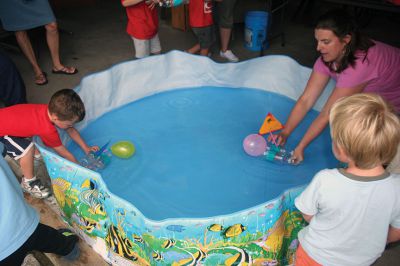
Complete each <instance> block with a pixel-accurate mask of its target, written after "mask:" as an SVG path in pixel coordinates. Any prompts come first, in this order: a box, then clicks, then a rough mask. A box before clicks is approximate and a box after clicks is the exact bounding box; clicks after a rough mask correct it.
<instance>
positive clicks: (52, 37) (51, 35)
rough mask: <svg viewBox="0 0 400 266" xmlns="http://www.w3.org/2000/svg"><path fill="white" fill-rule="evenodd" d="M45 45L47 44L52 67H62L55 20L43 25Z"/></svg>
mask: <svg viewBox="0 0 400 266" xmlns="http://www.w3.org/2000/svg"><path fill="white" fill-rule="evenodd" d="M45 28H46V39H47V45H48V46H49V50H50V55H51V60H52V61H53V69H56V70H57V69H62V68H63V67H64V66H63V65H62V64H61V61H60V48H59V47H60V37H59V34H58V27H57V23H56V22H51V23H50V24H47V25H46V26H45Z"/></svg>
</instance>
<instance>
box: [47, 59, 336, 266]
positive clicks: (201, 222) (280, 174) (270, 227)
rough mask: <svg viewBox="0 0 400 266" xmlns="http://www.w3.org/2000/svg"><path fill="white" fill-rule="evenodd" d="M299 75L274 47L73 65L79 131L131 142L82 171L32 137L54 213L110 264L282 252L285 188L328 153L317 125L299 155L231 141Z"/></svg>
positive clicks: (287, 252)
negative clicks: (276, 157)
mask: <svg viewBox="0 0 400 266" xmlns="http://www.w3.org/2000/svg"><path fill="white" fill-rule="evenodd" d="M309 75H310V69H308V68H305V67H302V66H300V65H299V64H298V63H296V62H295V61H293V60H292V59H291V58H289V57H285V56H268V57H262V58H257V59H253V60H249V61H246V62H242V63H238V64H217V63H215V62H213V61H211V60H209V59H208V58H205V57H199V56H191V55H188V54H186V53H181V52H170V53H168V54H165V55H161V56H154V57H150V58H146V59H142V60H136V61H132V62H126V63H122V64H119V65H116V66H114V67H112V68H110V69H108V70H106V71H103V72H100V73H97V74H93V75H90V76H88V77H85V78H84V79H83V80H82V83H81V84H80V86H79V87H78V88H76V91H77V92H78V93H79V94H80V96H81V97H82V99H83V101H84V103H85V105H86V108H87V115H86V118H85V120H84V121H83V122H81V123H80V124H79V126H78V127H77V128H78V129H79V130H80V131H81V135H82V136H83V138H84V139H85V140H86V141H87V143H88V144H89V145H98V146H102V145H104V144H105V143H110V144H109V146H111V145H112V144H114V143H117V142H119V141H122V140H125V141H130V142H132V143H134V145H135V148H136V151H135V154H134V156H132V157H130V158H128V159H122V158H118V157H116V156H113V157H112V158H111V161H110V163H109V164H108V165H107V167H106V168H105V169H103V170H100V171H98V172H94V171H91V170H89V169H86V168H83V167H81V166H78V165H76V164H74V163H71V162H69V161H66V160H64V159H63V158H61V157H59V156H57V155H56V154H55V153H53V152H52V151H50V150H48V149H47V148H44V147H43V146H40V147H39V148H40V150H41V152H42V155H43V157H44V159H45V162H46V166H47V170H48V172H49V175H50V177H51V180H52V187H53V191H54V195H55V197H56V199H57V202H58V204H59V206H60V208H61V210H62V214H63V219H64V220H65V221H66V222H68V223H69V224H70V225H71V226H73V227H74V228H75V229H76V231H77V232H78V233H79V234H80V235H81V236H82V237H83V238H84V239H85V240H86V241H87V242H88V243H89V244H90V245H91V246H92V247H93V249H94V250H96V251H97V252H98V253H99V254H101V255H102V256H103V258H104V259H105V260H106V261H108V262H109V263H112V264H116V265H197V264H199V265H200V264H201V265H251V264H254V265H288V264H292V263H293V259H294V253H295V251H296V248H297V245H298V241H297V233H298V231H299V230H300V229H301V228H303V227H304V225H305V222H304V221H303V219H302V217H301V214H300V213H299V212H298V210H296V208H295V206H294V199H295V198H296V196H297V195H298V194H299V193H300V192H301V191H302V190H303V188H304V185H305V184H307V183H308V182H309V181H310V180H311V179H312V177H313V176H314V174H315V173H317V172H318V171H319V170H321V169H323V168H332V167H335V166H336V165H337V162H336V160H335V159H334V157H333V155H332V152H331V144H330V142H331V140H330V137H329V131H328V130H325V131H324V132H323V133H322V134H321V136H319V137H318V138H317V139H316V140H315V141H314V142H313V143H312V144H311V145H310V147H309V148H308V149H307V150H306V153H305V157H306V160H305V161H304V163H302V164H301V165H299V166H290V165H285V164H280V163H274V162H270V161H266V160H265V159H263V158H262V157H251V156H249V155H247V154H246V153H245V152H244V151H243V148H242V141H243V139H244V138H245V137H246V136H247V135H249V134H252V133H257V132H258V129H259V128H260V126H261V124H262V122H263V121H264V118H265V116H266V115H267V114H268V113H273V114H274V116H275V117H277V118H278V119H279V120H280V121H281V122H283V123H284V122H285V121H286V119H287V117H288V115H289V112H290V110H291V108H292V107H293V105H294V103H295V101H294V99H296V98H297V97H298V96H299V95H300V93H301V92H302V90H303V88H304V86H305V84H306V82H307V79H308V77H309ZM328 87H329V88H328V89H327V92H325V94H323V95H322V97H321V100H320V102H317V104H316V106H315V108H316V110H318V109H320V108H321V103H323V101H324V100H325V99H326V97H327V93H328V92H329V90H330V89H332V87H333V84H332V83H330V84H329V85H328ZM316 110H315V111H312V112H310V113H309V114H308V115H307V117H306V119H305V120H304V121H303V122H302V124H301V125H300V126H299V127H298V128H297V129H296V131H295V132H294V133H293V135H292V136H291V137H290V139H289V142H288V144H287V148H289V149H290V148H294V145H295V144H296V143H297V142H298V141H299V140H300V138H301V137H302V134H303V133H304V132H305V130H306V128H307V127H308V126H309V124H310V123H311V121H312V120H313V119H314V118H315V116H316V115H317V111H316ZM63 138H64V143H65V144H66V145H67V147H68V148H69V150H70V151H71V152H72V153H73V154H74V155H75V156H76V157H77V158H78V159H79V158H82V157H83V153H82V151H81V150H79V148H78V147H77V146H76V144H75V143H71V142H70V141H69V140H68V139H66V137H65V135H64V137H63ZM246 263H247V264H246Z"/></svg>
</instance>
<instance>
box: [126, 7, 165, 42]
mask: <svg viewBox="0 0 400 266" xmlns="http://www.w3.org/2000/svg"><path fill="white" fill-rule="evenodd" d="M122 2H123V0H121V3H122ZM126 14H127V16H128V25H127V26H126V32H127V33H128V34H129V35H131V36H133V37H135V38H136V39H139V40H150V39H151V38H153V37H154V36H155V35H156V34H157V30H158V14H157V8H153V9H152V10H151V9H150V8H149V7H148V5H147V4H146V3H145V2H144V1H143V2H140V3H138V4H136V5H133V6H128V7H126Z"/></svg>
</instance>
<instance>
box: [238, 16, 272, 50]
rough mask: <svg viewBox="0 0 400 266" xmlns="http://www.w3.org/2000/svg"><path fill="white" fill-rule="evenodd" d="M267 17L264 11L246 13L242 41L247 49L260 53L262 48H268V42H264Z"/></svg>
mask: <svg viewBox="0 0 400 266" xmlns="http://www.w3.org/2000/svg"><path fill="white" fill-rule="evenodd" d="M268 17H269V14H268V12H264V11H249V12H247V13H246V17H245V21H244V22H245V28H244V39H245V47H246V48H247V49H249V50H251V51H261V49H262V48H267V47H268V42H267V41H266V38H267V24H268ZM263 46H264V47H263Z"/></svg>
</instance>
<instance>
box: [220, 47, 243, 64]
mask: <svg viewBox="0 0 400 266" xmlns="http://www.w3.org/2000/svg"><path fill="white" fill-rule="evenodd" d="M219 55H220V56H221V57H222V58H225V59H226V60H228V61H229V62H232V63H236V62H239V58H238V57H237V56H236V55H234V54H233V52H232V50H226V51H225V52H222V51H219Z"/></svg>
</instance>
